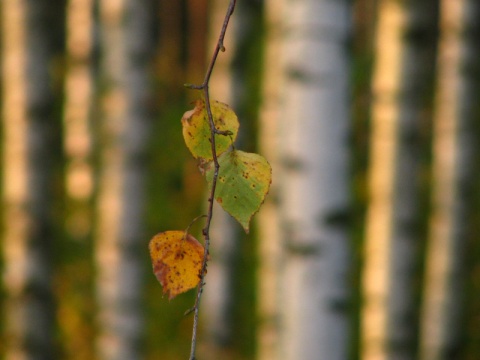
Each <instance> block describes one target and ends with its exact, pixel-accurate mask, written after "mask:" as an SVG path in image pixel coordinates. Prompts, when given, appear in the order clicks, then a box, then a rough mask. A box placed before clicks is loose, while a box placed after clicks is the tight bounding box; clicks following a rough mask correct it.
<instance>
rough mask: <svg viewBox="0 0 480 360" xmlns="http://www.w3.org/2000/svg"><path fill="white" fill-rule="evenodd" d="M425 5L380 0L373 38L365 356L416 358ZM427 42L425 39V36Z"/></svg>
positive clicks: (427, 22)
mask: <svg viewBox="0 0 480 360" xmlns="http://www.w3.org/2000/svg"><path fill="white" fill-rule="evenodd" d="M431 10H432V9H429V8H428V3H427V2H423V4H422V3H421V2H420V3H419V2H412V3H409V4H407V3H401V2H398V1H395V0H393V1H392V0H384V1H380V3H379V8H378V12H379V15H378V25H377V31H376V37H375V55H376V58H375V67H374V71H373V85H372V87H373V101H372V105H371V106H372V135H371V148H370V168H369V174H368V178H369V191H370V197H369V205H368V210H367V219H366V239H365V267H364V274H363V279H362V280H363V293H364V308H363V310H362V332H361V336H362V352H363V354H362V358H365V359H411V358H413V356H414V349H415V335H416V321H415V320H414V318H415V313H416V308H415V291H414V289H415V288H414V282H415V278H414V274H415V269H416V267H417V266H418V264H417V263H416V260H417V258H418V257H417V254H418V244H419V240H420V239H419V231H418V230H419V226H418V222H419V209H420V192H419V179H418V176H419V171H418V168H419V157H418V153H419V150H420V148H419V144H420V134H419V130H420V124H421V120H422V119H421V114H422V110H423V108H422V105H424V104H422V100H421V99H422V96H421V95H422V94H423V93H424V92H425V89H426V86H427V85H428V78H429V77H428V75H429V74H428V73H429V70H430V71H431V68H432V66H431V62H429V61H428V60H433V59H429V58H428V51H430V53H432V51H431V49H428V47H426V46H424V44H422V43H421V44H419V45H420V46H418V45H417V43H416V41H417V38H420V41H421V39H425V38H428V37H427V36H428V33H426V31H428V29H429V28H430V27H431V26H432V25H433V23H434V19H433V16H432V15H431V14H433V13H434V12H433V11H431ZM423 41H425V40H423Z"/></svg>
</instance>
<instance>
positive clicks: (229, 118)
mask: <svg viewBox="0 0 480 360" xmlns="http://www.w3.org/2000/svg"><path fill="white" fill-rule="evenodd" d="M210 108H211V110H212V116H213V122H214V124H215V128H216V129H217V130H220V131H224V132H225V131H227V132H229V135H215V149H216V152H217V155H220V154H222V153H224V152H225V151H227V150H228V148H229V147H230V146H231V145H232V142H234V141H235V139H236V138H237V133H238V128H239V126H240V125H239V122H238V118H237V115H235V113H234V112H233V110H232V109H231V108H230V107H229V106H228V105H227V104H223V103H221V102H219V101H215V100H213V101H210ZM182 127H183V138H184V139H185V144H186V145H187V147H188V149H189V150H190V152H191V153H192V155H193V157H195V158H197V159H198V158H202V159H204V160H207V161H209V160H212V159H213V156H212V145H211V140H210V139H211V132H210V124H209V121H208V115H207V110H206V109H205V102H204V101H203V100H197V101H196V102H195V108H194V109H193V110H190V111H187V112H186V113H185V114H184V115H183V117H182Z"/></svg>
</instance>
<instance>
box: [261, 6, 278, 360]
mask: <svg viewBox="0 0 480 360" xmlns="http://www.w3.org/2000/svg"><path fill="white" fill-rule="evenodd" d="M284 7H285V1H284V0H268V1H265V22H266V28H265V32H266V35H265V55H264V66H263V88H262V95H263V96H262V104H261V107H260V124H259V136H258V139H259V152H260V154H262V155H263V156H265V157H266V158H267V159H268V161H269V162H270V165H271V166H272V178H273V181H272V184H271V186H270V192H269V194H268V196H267V198H266V200H265V203H264V204H263V206H262V209H261V211H260V212H259V213H258V239H259V244H258V247H259V250H258V251H259V265H258V289H257V292H258V317H259V324H258V345H257V346H258V349H257V359H259V360H270V359H276V358H278V347H279V345H280V343H279V306H278V305H279V304H278V299H279V286H280V279H279V272H280V269H281V243H280V223H279V213H278V207H277V201H278V196H279V191H278V179H279V176H280V174H279V171H280V169H281V168H280V164H279V159H278V157H279V156H278V149H279V126H278V123H279V120H280V114H281V98H280V93H281V81H280V79H281V76H282V67H281V63H280V56H281V44H282V31H281V29H282V13H283V11H284Z"/></svg>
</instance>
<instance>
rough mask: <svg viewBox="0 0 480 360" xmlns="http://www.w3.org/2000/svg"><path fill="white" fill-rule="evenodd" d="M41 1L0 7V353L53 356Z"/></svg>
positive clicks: (48, 112)
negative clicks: (0, 317)
mask: <svg viewBox="0 0 480 360" xmlns="http://www.w3.org/2000/svg"><path fill="white" fill-rule="evenodd" d="M47 7H48V4H47V2H46V1H36V2H29V1H18V0H6V1H3V2H2V3H1V11H2V13H1V14H2V21H1V23H2V31H1V32H2V45H3V49H2V50H3V52H2V56H3V59H2V87H3V91H2V96H3V100H2V103H3V107H2V118H3V119H2V126H3V132H2V134H3V139H2V140H3V143H2V144H3V152H2V155H3V166H4V168H3V174H2V176H3V181H2V186H3V189H2V197H3V199H2V200H3V201H2V202H3V207H4V208H3V213H2V215H3V223H4V225H3V229H4V233H3V243H2V246H3V253H4V257H5V258H4V266H5V269H4V273H3V281H4V287H5V292H6V299H5V302H4V306H5V309H4V312H5V332H6V337H5V339H6V342H5V344H4V345H5V358H6V359H9V360H10V359H11V360H13V359H15V360H22V359H51V358H53V353H52V351H53V346H52V345H53V341H52V340H53V316H54V315H53V313H54V310H53V299H52V298H53V295H52V288H51V269H50V266H51V255H52V254H51V250H52V241H53V239H52V219H51V214H50V209H51V208H50V206H51V204H52V189H51V180H52V160H53V158H54V156H52V152H54V151H55V147H54V143H53V142H52V140H53V139H52V130H53V126H54V125H55V120H53V119H52V104H53V103H52V102H53V95H52V89H51V77H50V74H49V66H50V65H51V56H52V46H51V43H50V35H49V32H48V30H47V27H46V24H47V21H46V14H47V11H46V9H47Z"/></svg>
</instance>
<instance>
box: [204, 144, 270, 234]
mask: <svg viewBox="0 0 480 360" xmlns="http://www.w3.org/2000/svg"><path fill="white" fill-rule="evenodd" d="M218 162H219V165H220V170H219V175H218V181H217V187H216V191H215V200H217V202H218V203H219V204H220V205H221V206H222V207H223V209H224V210H225V211H226V212H228V213H229V214H230V215H232V216H233V217H234V218H235V219H236V220H237V221H238V222H239V223H240V224H241V225H242V226H243V228H244V229H245V232H247V233H248V231H249V224H250V220H251V219H252V216H253V215H254V214H255V213H256V212H257V211H258V210H259V208H260V206H261V205H262V203H263V201H264V200H265V196H266V195H267V193H268V190H269V188H270V183H271V182H272V168H271V166H270V164H269V163H268V161H267V160H266V159H265V158H264V157H263V156H260V155H258V154H253V153H246V152H243V151H240V150H233V151H231V152H228V153H225V154H223V155H222V156H220V157H219V159H218ZM206 170H207V171H206V176H207V180H208V182H209V186H210V188H211V186H212V180H213V174H214V171H215V167H214V165H213V163H210V164H209V165H208V167H207V169H206Z"/></svg>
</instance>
